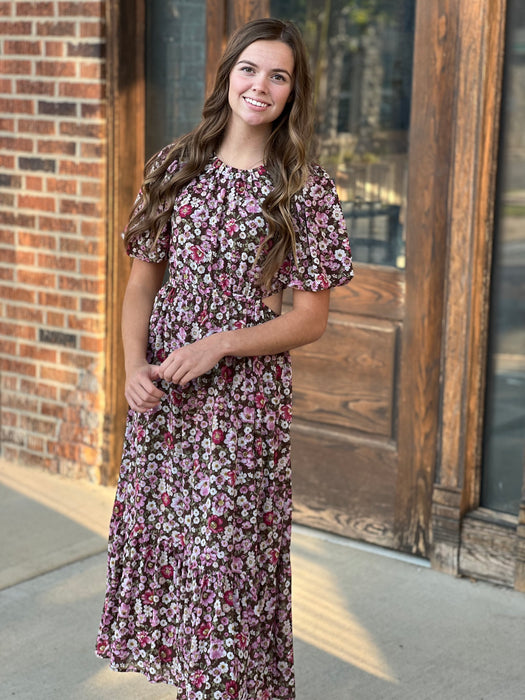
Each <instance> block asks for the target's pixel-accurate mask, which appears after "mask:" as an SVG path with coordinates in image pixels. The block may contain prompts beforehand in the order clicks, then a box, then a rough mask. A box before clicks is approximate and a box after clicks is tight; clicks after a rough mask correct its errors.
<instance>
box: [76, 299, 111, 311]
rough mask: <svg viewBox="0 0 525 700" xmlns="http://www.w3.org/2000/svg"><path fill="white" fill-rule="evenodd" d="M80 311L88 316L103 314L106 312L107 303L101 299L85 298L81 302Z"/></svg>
mask: <svg viewBox="0 0 525 700" xmlns="http://www.w3.org/2000/svg"><path fill="white" fill-rule="evenodd" d="M80 311H82V312H83V313H86V314H103V313H104V311H105V302H104V301H103V300H101V299H90V298H88V297H84V298H82V299H81V300H80Z"/></svg>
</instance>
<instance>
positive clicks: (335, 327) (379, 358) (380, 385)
mask: <svg viewBox="0 0 525 700" xmlns="http://www.w3.org/2000/svg"><path fill="white" fill-rule="evenodd" d="M363 321H364V322H363ZM396 337H397V328H396V326H394V325H393V324H391V323H390V322H388V321H380V320H377V319H376V321H375V322H374V321H372V320H371V319H370V321H369V322H368V323H367V322H366V320H363V319H361V320H356V319H355V318H353V317H352V318H348V316H346V317H345V316H344V315H343V314H341V313H339V314H333V313H332V314H330V320H329V324H328V327H327V330H326V332H325V334H324V335H323V336H322V338H321V339H320V340H318V341H317V342H315V343H312V344H311V345H306V346H304V347H302V348H299V349H297V350H295V351H294V352H293V353H292V358H293V368H294V411H295V413H296V415H298V416H300V417H301V419H302V420H308V421H313V422H316V423H323V424H327V425H334V426H339V427H341V428H347V429H350V430H360V431H363V432H365V433H372V434H377V435H380V436H383V437H386V438H391V437H392V436H393V433H394V426H393V412H394V410H393V407H394V405H395V392H394V379H395V362H396Z"/></svg>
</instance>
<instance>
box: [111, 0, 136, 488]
mask: <svg viewBox="0 0 525 700" xmlns="http://www.w3.org/2000/svg"><path fill="white" fill-rule="evenodd" d="M106 21H107V31H108V42H107V46H108V55H107V76H108V88H107V89H108V117H107V123H108V151H107V152H108V177H107V209H108V216H107V267H106V282H107V288H106V289H107V291H106V308H105V313H106V324H107V334H106V347H105V368H106V371H105V376H104V398H105V409H104V442H103V450H102V455H103V460H102V465H101V467H100V479H101V481H102V483H105V484H108V483H114V482H115V480H116V478H117V476H118V470H119V465H120V457H121V450H122V435H123V432H124V424H125V419H126V411H127V404H126V400H125V397H124V392H123V387H124V380H125V374H124V364H123V362H122V354H123V350H122V340H121V333H120V320H121V308H122V300H123V297H124V291H125V286H126V281H127V277H128V273H129V261H128V259H127V256H126V254H125V252H124V248H123V246H122V241H121V237H120V232H121V231H122V229H123V228H124V226H125V224H126V221H127V218H128V215H129V211H130V208H131V205H132V204H133V201H134V199H135V196H136V192H137V190H138V187H139V185H140V182H141V180H142V170H143V167H144V134H145V132H144V119H145V113H144V110H145V83H144V61H143V57H144V39H145V37H144V26H145V21H144V0H130V2H126V3H124V2H123V1H122V0H116V1H115V2H111V3H107V4H106Z"/></svg>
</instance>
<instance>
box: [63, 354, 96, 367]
mask: <svg viewBox="0 0 525 700" xmlns="http://www.w3.org/2000/svg"><path fill="white" fill-rule="evenodd" d="M59 363H60V364H61V365H67V366H68V367H78V369H89V368H90V367H91V365H92V364H93V358H92V357H91V356H90V355H86V354H85V353H79V352H61V353H60V357H59Z"/></svg>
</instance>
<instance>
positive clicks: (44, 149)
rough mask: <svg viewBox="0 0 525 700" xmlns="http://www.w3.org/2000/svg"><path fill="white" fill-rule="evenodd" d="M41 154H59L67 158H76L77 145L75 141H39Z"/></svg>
mask: <svg viewBox="0 0 525 700" xmlns="http://www.w3.org/2000/svg"><path fill="white" fill-rule="evenodd" d="M38 152H39V153H59V154H62V155H65V156H74V155H75V152H76V144H75V143H73V141H39V142H38Z"/></svg>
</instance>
